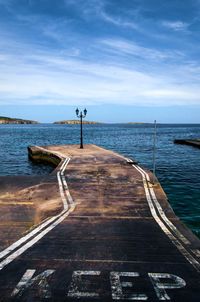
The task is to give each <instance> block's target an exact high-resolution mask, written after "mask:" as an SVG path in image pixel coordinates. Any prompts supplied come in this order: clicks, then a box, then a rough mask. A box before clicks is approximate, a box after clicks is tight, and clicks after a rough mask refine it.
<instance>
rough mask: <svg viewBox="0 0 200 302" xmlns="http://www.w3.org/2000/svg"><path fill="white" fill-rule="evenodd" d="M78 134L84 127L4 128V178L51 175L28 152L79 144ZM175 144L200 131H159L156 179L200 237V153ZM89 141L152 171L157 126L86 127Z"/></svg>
mask: <svg viewBox="0 0 200 302" xmlns="http://www.w3.org/2000/svg"><path fill="white" fill-rule="evenodd" d="M79 130H80V128H79V125H53V124H41V125H40V124H39V125H0V175H25V174H27V175H30V174H32V175H35V174H45V173H49V172H51V170H52V168H51V167H49V166H45V165H36V164H33V163H32V162H31V161H29V160H28V157H27V146H28V145H49V144H51V145H52V144H74V143H79V132H80V131H79ZM176 138H200V125H158V129H157V154H156V174H157V177H158V179H159V181H160V183H161V184H162V186H163V188H164V190H165V192H166V194H167V196H168V198H169V202H170V204H171V205H172V207H173V209H174V211H175V213H176V215H177V216H179V217H180V218H181V219H182V220H183V222H185V223H186V224H187V225H188V226H189V227H190V228H191V229H192V230H193V232H194V233H195V234H196V235H198V236H199V237H200V169H199V168H200V167H199V163H200V149H195V148H193V147H189V146H182V145H175V144H174V143H173V140H174V139H176ZM84 141H85V143H92V144H97V145H99V146H102V147H105V148H107V149H112V150H115V151H117V152H119V153H121V154H123V155H125V156H127V157H132V158H134V159H136V160H137V161H138V162H139V163H140V164H141V165H142V166H145V167H147V168H149V169H152V157H153V155H152V149H153V148H152V146H153V125H128V124H112V125H111V124H109V125H108V124H103V125H84Z"/></svg>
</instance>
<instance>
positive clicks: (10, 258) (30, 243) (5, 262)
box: [0, 204, 76, 270]
mask: <svg viewBox="0 0 200 302" xmlns="http://www.w3.org/2000/svg"><path fill="white" fill-rule="evenodd" d="M75 207H76V205H75V204H74V205H72V206H71V208H70V209H69V210H68V211H66V212H65V214H63V215H62V216H61V217H60V218H59V219H57V220H56V221H55V222H53V223H52V224H51V225H50V226H49V227H47V228H46V229H44V230H43V231H42V232H41V233H39V234H38V235H37V236H35V237H34V238H33V239H31V240H30V241H28V242H27V243H26V244H24V245H23V246H22V247H21V248H19V249H18V250H16V251H15V252H14V253H12V254H11V255H9V256H8V257H7V258H6V259H5V260H3V261H2V262H1V263H0V270H2V269H3V268H4V267H5V266H6V265H8V264H9V263H10V262H12V261H13V260H15V259H16V258H17V257H18V256H20V255H21V254H23V253H24V252H25V251H26V250H27V249H29V248H30V247H32V246H33V245H34V244H35V243H36V242H38V241H39V240H40V239H41V238H42V237H44V236H45V235H46V234H47V233H49V232H50V231H51V230H52V229H54V228H55V227H56V226H57V225H58V224H59V223H61V222H62V221H63V220H64V219H65V218H66V217H67V216H69V214H70V213H71V212H73V211H74V209H75Z"/></svg>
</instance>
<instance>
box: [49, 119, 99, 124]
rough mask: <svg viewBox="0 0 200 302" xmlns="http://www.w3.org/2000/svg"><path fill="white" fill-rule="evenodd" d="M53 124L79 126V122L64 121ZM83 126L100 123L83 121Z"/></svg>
mask: <svg viewBox="0 0 200 302" xmlns="http://www.w3.org/2000/svg"><path fill="white" fill-rule="evenodd" d="M54 124H65V125H76V124H80V120H64V121H59V122H54ZM83 124H88V125H95V124H100V123H98V122H92V121H83Z"/></svg>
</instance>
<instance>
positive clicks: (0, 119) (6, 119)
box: [0, 116, 39, 125]
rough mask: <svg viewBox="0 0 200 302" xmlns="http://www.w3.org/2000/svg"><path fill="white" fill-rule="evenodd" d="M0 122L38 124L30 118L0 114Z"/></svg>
mask: <svg viewBox="0 0 200 302" xmlns="http://www.w3.org/2000/svg"><path fill="white" fill-rule="evenodd" d="M0 124H2V125H7V124H20V125H22V124H26V125H27V124H31V125H35V124H39V123H38V122H36V121H31V120H24V119H19V118H11V117H5V116H0Z"/></svg>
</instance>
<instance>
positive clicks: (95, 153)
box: [0, 145, 200, 302]
mask: <svg viewBox="0 0 200 302" xmlns="http://www.w3.org/2000/svg"><path fill="white" fill-rule="evenodd" d="M28 153H29V157H30V159H31V160H33V161H35V162H47V163H50V164H53V165H54V166H55V170H54V171H53V173H51V174H50V175H47V176H45V177H44V176H26V177H25V176H24V177H17V176H16V177H5V178H4V177H1V178H0V184H1V185H2V189H1V190H0V198H1V203H0V214H1V217H2V220H1V224H0V239H2V243H1V251H0V293H1V295H0V301H3V302H6V301H20V302H22V301H31V302H32V301H34V302H36V301H37V302H38V301H58V302H62V301H92V302H93V301H97V302H98V301H115V300H117V301H165V300H169V301H180V302H183V301H188V302H193V301H196V302H197V301H199V299H200V274H199V272H200V240H199V239H198V238H197V237H196V236H195V235H194V234H193V233H192V232H191V231H190V230H189V229H188V228H187V227H186V226H185V225H184V224H183V223H182V222H181V221H180V220H179V219H178V217H176V216H175V214H174V212H173V210H172V208H171V207H170V205H169V202H168V200H167V196H166V195H165V193H164V191H163V189H162V187H161V185H160V184H159V182H158V181H155V176H153V174H152V173H151V172H150V171H149V170H147V169H144V168H143V167H141V166H140V165H138V164H137V162H136V161H135V160H134V159H130V158H125V157H124V156H122V155H120V154H118V153H115V152H113V151H110V150H105V149H103V148H100V147H98V146H96V145H85V146H84V149H79V146H77V145H62V146H33V147H29V149H28ZM9 180H10V185H8V182H9ZM5 213H6V214H5ZM8 222H9V223H8Z"/></svg>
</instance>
